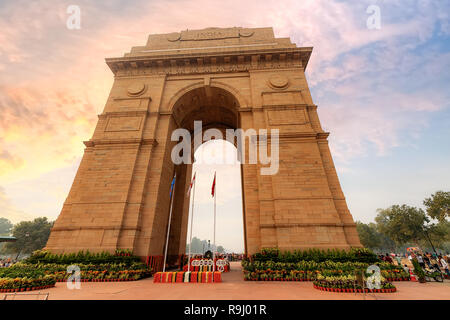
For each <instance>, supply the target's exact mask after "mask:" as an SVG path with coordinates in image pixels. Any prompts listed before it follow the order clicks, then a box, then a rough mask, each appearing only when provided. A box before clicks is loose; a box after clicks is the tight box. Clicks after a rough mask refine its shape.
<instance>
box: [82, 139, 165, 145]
mask: <svg viewBox="0 0 450 320" xmlns="http://www.w3.org/2000/svg"><path fill="white" fill-rule="evenodd" d="M83 143H84V145H85V146H86V147H95V146H98V145H114V144H139V145H152V146H156V145H157V144H158V142H157V141H156V140H155V139H133V138H130V139H95V140H94V139H91V140H89V141H84V142H83Z"/></svg>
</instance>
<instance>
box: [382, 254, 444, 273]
mask: <svg viewBox="0 0 450 320" xmlns="http://www.w3.org/2000/svg"><path fill="white" fill-rule="evenodd" d="M379 258H380V259H381V260H383V261H385V262H388V263H397V265H399V266H403V268H404V269H405V270H406V269H407V268H408V267H407V265H406V264H403V263H402V259H403V258H406V259H408V260H409V261H411V260H412V259H414V258H416V259H417V262H418V263H419V265H420V266H421V267H422V268H429V269H436V270H440V271H441V272H443V273H445V274H447V276H450V270H449V263H450V254H448V253H447V254H446V255H437V254H436V253H429V252H425V253H419V252H417V253H414V252H409V253H405V254H404V255H402V254H400V253H391V254H389V253H386V254H385V255H379ZM394 259H395V262H394Z"/></svg>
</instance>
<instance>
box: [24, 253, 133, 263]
mask: <svg viewBox="0 0 450 320" xmlns="http://www.w3.org/2000/svg"><path fill="white" fill-rule="evenodd" d="M24 262H25V263H27V264H37V263H45V264H50V263H54V264H67V265H70V264H124V265H127V266H128V265H132V264H133V263H137V262H141V259H140V258H139V257H137V256H133V255H131V254H130V255H122V254H112V253H109V252H100V253H91V252H89V251H79V252H77V253H65V254H55V253H51V252H49V251H46V250H38V251H35V252H33V254H32V255H31V256H30V257H29V258H27V259H25V260H24Z"/></svg>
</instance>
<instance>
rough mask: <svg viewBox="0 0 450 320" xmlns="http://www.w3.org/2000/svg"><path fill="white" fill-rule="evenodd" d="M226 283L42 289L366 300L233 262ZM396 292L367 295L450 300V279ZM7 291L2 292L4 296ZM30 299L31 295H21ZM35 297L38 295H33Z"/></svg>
mask: <svg viewBox="0 0 450 320" xmlns="http://www.w3.org/2000/svg"><path fill="white" fill-rule="evenodd" d="M222 280H223V282H222V283H153V278H150V279H144V280H140V281H133V282H83V283H81V289H79V290H76V289H74V290H69V289H67V286H66V283H64V282H58V283H57V284H56V287H55V288H51V289H47V290H42V291H41V292H45V293H47V292H48V293H49V300H81V299H86V300H143V299H144V300H145V299H150V300H170V299H174V300H188V299H192V300H197V299H204V300H214V299H220V300H222V299H223V300H230V299H232V300H363V299H364V296H363V295H362V294H357V295H355V294H354V293H334V292H325V291H320V290H316V289H314V288H313V286H312V282H261V281H244V280H243V275H242V270H241V267H240V263H239V262H232V263H231V271H230V272H227V273H224V274H223V276H222ZM395 286H396V287H397V292H396V293H377V294H368V295H367V294H366V296H365V299H367V300H404V299H406V300H414V299H420V300H422V299H436V300H450V281H449V280H446V281H445V282H444V283H438V282H428V283H425V284H422V283H417V282H410V281H407V282H395ZM1 298H3V294H0V299H1ZM19 298H24V299H25V298H27V299H30V298H31V296H28V297H25V296H23V297H19V296H17V297H16V299H19ZM33 299H35V297H33Z"/></svg>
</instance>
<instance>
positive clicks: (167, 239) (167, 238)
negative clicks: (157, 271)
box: [163, 175, 176, 272]
mask: <svg viewBox="0 0 450 320" xmlns="http://www.w3.org/2000/svg"><path fill="white" fill-rule="evenodd" d="M175 177H176V175H175ZM174 194H175V184H174V185H173V189H172V192H171V194H170V211H169V223H168V224H167V237H166V248H165V250H164V263H163V272H165V271H166V259H167V248H168V246H169V235H170V222H171V221H172V207H173V198H174Z"/></svg>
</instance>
